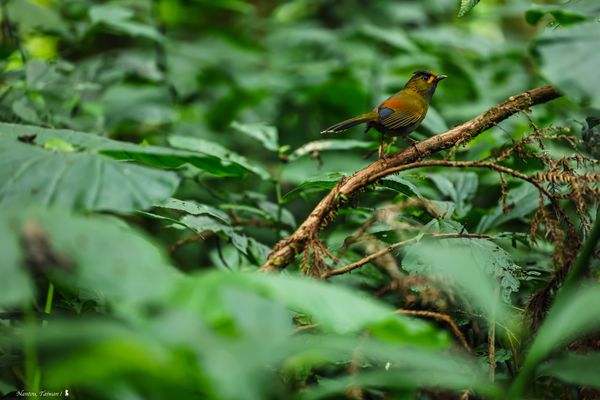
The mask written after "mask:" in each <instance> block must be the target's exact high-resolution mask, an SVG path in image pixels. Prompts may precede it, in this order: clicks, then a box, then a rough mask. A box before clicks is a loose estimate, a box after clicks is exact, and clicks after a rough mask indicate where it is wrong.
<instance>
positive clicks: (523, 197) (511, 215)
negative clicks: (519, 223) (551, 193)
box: [476, 182, 548, 233]
mask: <svg viewBox="0 0 600 400" xmlns="http://www.w3.org/2000/svg"><path fill="white" fill-rule="evenodd" d="M547 202H548V200H547V199H544V204H546V203H547ZM506 203H507V206H508V213H507V214H504V210H503V205H502V200H501V199H500V201H499V202H498V205H497V206H496V208H494V209H493V210H492V211H491V212H490V213H488V214H485V215H484V216H483V217H481V220H480V221H479V224H478V225H477V229H476V232H482V233H483V232H488V231H489V230H490V229H492V228H495V227H498V226H500V225H502V224H503V223H505V222H508V221H511V220H514V219H520V218H524V217H526V216H527V215H529V214H530V213H531V212H533V211H534V210H536V209H537V208H538V207H539V205H540V192H539V190H537V189H536V188H535V186H533V185H531V184H529V183H527V182H523V183H522V184H521V185H520V186H519V187H517V188H515V189H513V190H511V191H510V192H509V193H508V198H507V201H506Z"/></svg>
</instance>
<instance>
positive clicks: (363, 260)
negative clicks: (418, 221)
mask: <svg viewBox="0 0 600 400" xmlns="http://www.w3.org/2000/svg"><path fill="white" fill-rule="evenodd" d="M423 237H433V238H438V239H459V238H471V239H490V238H491V237H492V236H491V235H484V234H477V233H432V234H428V235H424V236H415V237H413V238H410V239H407V240H403V241H401V242H397V243H394V244H391V245H389V246H387V247H384V248H383V249H381V250H379V251H376V252H375V253H373V254H370V255H368V256H366V257H363V258H361V259H360V260H358V261H355V262H353V263H351V264H348V265H345V266H343V267H341V268H336V269H333V270H331V271H327V272H325V273H323V274H322V275H321V279H329V278H331V277H332V276H335V275H341V274H345V273H347V272H350V271H353V270H355V269H357V268H360V267H362V266H363V265H365V264H367V263H369V262H371V261H373V260H374V259H376V258H378V257H381V256H382V255H384V254H387V253H391V252H392V251H394V250H396V249H397V248H398V247H402V246H406V245H407V244H411V243H413V242H416V241H418V240H419V239H421V238H423Z"/></svg>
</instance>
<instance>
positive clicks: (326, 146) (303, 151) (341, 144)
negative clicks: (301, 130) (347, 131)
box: [289, 139, 373, 161]
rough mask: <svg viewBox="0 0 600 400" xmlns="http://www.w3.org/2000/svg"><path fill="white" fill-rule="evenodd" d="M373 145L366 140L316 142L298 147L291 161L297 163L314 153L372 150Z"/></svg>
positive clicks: (291, 156) (291, 155) (290, 158)
mask: <svg viewBox="0 0 600 400" xmlns="http://www.w3.org/2000/svg"><path fill="white" fill-rule="evenodd" d="M372 146H373V143H371V142H366V141H364V140H352V139H347V140H336V139H331V140H315V141H312V142H308V143H306V144H305V145H303V146H301V147H298V148H297V149H296V150H294V151H293V152H292V154H290V156H289V161H295V160H297V159H298V158H300V157H302V156H305V155H307V154H311V153H312V152H313V151H318V152H321V151H333V150H351V149H361V150H366V149H370V148H371V147H372Z"/></svg>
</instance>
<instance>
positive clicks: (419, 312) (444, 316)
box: [396, 308, 471, 353]
mask: <svg viewBox="0 0 600 400" xmlns="http://www.w3.org/2000/svg"><path fill="white" fill-rule="evenodd" d="M396 314H403V315H412V316H415V317H424V318H433V319H437V320H438V321H444V322H445V323H447V324H448V326H450V329H452V333H454V336H456V338H457V339H458V341H459V342H460V344H461V345H462V347H464V349H465V350H466V351H468V352H469V353H470V352H471V348H470V347H469V345H468V344H467V340H466V339H465V337H464V335H463V334H462V332H461V331H460V329H458V327H457V326H456V324H455V323H454V321H452V318H450V316H449V315H447V314H442V313H438V312H434V311H425V310H406V309H404V308H399V309H397V310H396Z"/></svg>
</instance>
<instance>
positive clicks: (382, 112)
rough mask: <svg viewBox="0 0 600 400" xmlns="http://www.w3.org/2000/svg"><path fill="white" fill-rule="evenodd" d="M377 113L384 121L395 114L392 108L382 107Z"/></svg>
mask: <svg viewBox="0 0 600 400" xmlns="http://www.w3.org/2000/svg"><path fill="white" fill-rule="evenodd" d="M377 113H379V118H381V119H384V118H387V117H389V116H390V115H392V114H393V113H394V110H392V109H391V108H387V107H382V108H380V109H379V110H377Z"/></svg>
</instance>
